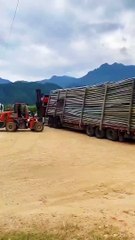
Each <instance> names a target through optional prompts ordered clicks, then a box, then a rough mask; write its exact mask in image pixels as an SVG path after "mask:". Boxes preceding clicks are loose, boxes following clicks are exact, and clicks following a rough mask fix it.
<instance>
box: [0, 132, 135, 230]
mask: <svg viewBox="0 0 135 240" xmlns="http://www.w3.org/2000/svg"><path fill="white" fill-rule="evenodd" d="M68 218H71V219H77V221H78V220H79V219H80V220H79V221H84V222H85V223H87V222H89V221H91V222H94V221H98V220H101V221H102V220H103V221H106V222H107V224H115V225H118V226H120V227H121V228H123V229H125V230H128V231H131V232H135V142H132V143H119V142H111V141H108V140H105V139H104V140H99V139H96V138H90V137H88V136H86V135H85V134H82V133H78V132H73V131H67V130H57V129H51V128H47V127H46V128H45V130H44V132H43V133H33V132H30V131H26V132H23V131H21V132H16V133H7V132H5V131H1V132H0V227H1V228H2V227H5V228H6V229H12V228H19V227H22V225H23V224H26V223H27V224H28V223H29V224H30V222H32V221H36V222H37V223H38V222H39V223H40V222H41V223H42V221H43V219H45V220H48V221H49V219H51V220H50V221H56V220H57V219H62V220H63V219H68Z"/></svg>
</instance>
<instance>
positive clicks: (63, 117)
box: [61, 90, 68, 122]
mask: <svg viewBox="0 0 135 240" xmlns="http://www.w3.org/2000/svg"><path fill="white" fill-rule="evenodd" d="M67 93H68V90H66V95H65V99H64V104H63V111H62V118H61V122H63V118H64V113H65V106H66V100H67Z"/></svg>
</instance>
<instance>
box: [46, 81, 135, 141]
mask: <svg viewBox="0 0 135 240" xmlns="http://www.w3.org/2000/svg"><path fill="white" fill-rule="evenodd" d="M46 116H47V117H48V125H49V127H54V128H60V127H67V128H72V129H80V130H85V131H86V134H87V135H88V136H91V137H92V136H96V137H97V138H105V137H106V138H107V139H109V140H113V141H117V140H119V141H123V140H124V139H125V138H134V136H135V78H130V79H126V80H123V81H120V82H115V83H105V84H102V85H98V86H85V87H78V88H69V89H58V90H54V91H51V93H50V96H49V100H48V104H47V109H46Z"/></svg>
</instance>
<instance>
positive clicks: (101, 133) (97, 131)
mask: <svg viewBox="0 0 135 240" xmlns="http://www.w3.org/2000/svg"><path fill="white" fill-rule="evenodd" d="M95 136H96V137H97V138H104V137H105V130H104V129H102V130H100V129H99V127H96V129H95Z"/></svg>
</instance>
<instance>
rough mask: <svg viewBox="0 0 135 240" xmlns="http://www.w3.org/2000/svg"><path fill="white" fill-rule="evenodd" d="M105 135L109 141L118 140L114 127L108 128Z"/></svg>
mask: <svg viewBox="0 0 135 240" xmlns="http://www.w3.org/2000/svg"><path fill="white" fill-rule="evenodd" d="M106 137H107V139H109V140H111V141H117V140H118V132H117V130H115V129H111V128H108V129H107V130H106Z"/></svg>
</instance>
